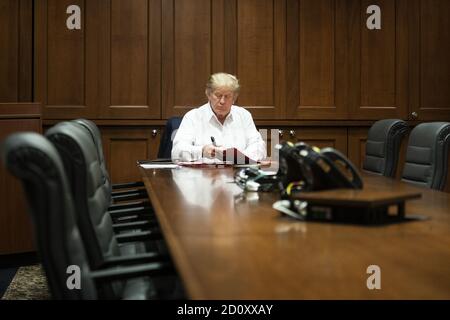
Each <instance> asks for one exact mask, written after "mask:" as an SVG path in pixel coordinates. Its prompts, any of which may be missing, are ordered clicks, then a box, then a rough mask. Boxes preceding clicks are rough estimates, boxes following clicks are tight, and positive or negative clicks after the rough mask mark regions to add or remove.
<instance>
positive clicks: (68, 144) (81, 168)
mask: <svg viewBox="0 0 450 320" xmlns="http://www.w3.org/2000/svg"><path fill="white" fill-rule="evenodd" d="M46 136H47V138H48V139H49V140H50V141H51V142H52V143H53V144H54V145H55V146H56V149H57V150H58V152H59V154H60V155H61V158H62V160H63V163H64V167H65V169H66V172H67V173H68V178H69V184H70V186H71V190H72V194H73V198H74V203H75V210H76V214H77V217H78V224H79V228H80V232H81V236H82V238H83V241H84V242H85V243H89V246H86V252H87V256H88V258H89V263H90V267H91V268H92V269H97V268H99V267H100V266H101V265H103V264H104V262H105V259H107V258H108V257H110V256H117V255H120V251H119V247H118V244H117V240H116V238H115V235H114V231H113V227H112V219H111V216H110V215H109V213H108V207H109V200H108V196H107V193H108V191H107V190H105V187H104V183H103V173H102V170H101V168H100V162H99V160H98V156H97V150H96V147H95V145H94V143H93V141H92V138H91V137H90V136H89V134H88V132H87V131H86V130H85V129H84V128H82V127H81V126H80V125H79V124H76V123H73V122H62V123H59V124H57V125H55V126H54V127H52V128H50V129H49V130H48V131H47V132H46Z"/></svg>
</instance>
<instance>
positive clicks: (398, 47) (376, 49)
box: [349, 0, 408, 119]
mask: <svg viewBox="0 0 450 320" xmlns="http://www.w3.org/2000/svg"><path fill="white" fill-rule="evenodd" d="M369 5H378V6H379V7H380V9H381V30H377V29H375V30H369V29H368V28H367V25H366V24H367V19H368V17H369V14H367V13H366V10H367V7H368V6H369ZM351 6H352V11H351V12H352V13H351V14H353V15H356V17H355V23H354V24H352V26H351V28H352V41H351V49H350V50H351V51H350V59H351V60H352V61H353V66H352V69H351V71H350V72H351V78H350V79H351V82H350V95H351V98H350V100H349V101H350V111H351V112H350V113H349V118H351V119H382V118H403V119H404V118H406V117H407V113H408V91H407V88H408V25H407V24H408V17H407V15H406V14H405V13H406V12H407V11H408V2H407V1H405V0H395V1H390V0H376V1H368V0H358V1H352V2H351Z"/></svg>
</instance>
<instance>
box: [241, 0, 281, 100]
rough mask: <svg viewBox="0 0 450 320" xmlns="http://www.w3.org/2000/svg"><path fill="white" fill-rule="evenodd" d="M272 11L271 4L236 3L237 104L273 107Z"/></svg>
mask: <svg viewBox="0 0 450 320" xmlns="http://www.w3.org/2000/svg"><path fill="white" fill-rule="evenodd" d="M273 16H274V7H273V1H272V0H239V1H238V30H237V33H238V43H237V66H238V75H239V78H240V81H241V82H242V83H243V85H244V86H245V88H243V90H242V94H241V95H240V98H239V103H240V104H242V105H249V106H252V105H253V106H273V105H274V104H275V101H274V63H273V62H274V53H273V48H274V42H273V39H274V20H273Z"/></svg>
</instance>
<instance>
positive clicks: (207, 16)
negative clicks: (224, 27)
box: [162, 0, 223, 118]
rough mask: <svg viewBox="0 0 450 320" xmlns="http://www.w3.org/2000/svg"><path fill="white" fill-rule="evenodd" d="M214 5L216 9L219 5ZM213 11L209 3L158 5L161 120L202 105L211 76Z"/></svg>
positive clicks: (183, 1) (185, 0)
mask: <svg viewBox="0 0 450 320" xmlns="http://www.w3.org/2000/svg"><path fill="white" fill-rule="evenodd" d="M216 5H217V6H219V8H220V3H217V4H216ZM213 9H216V10H214V12H217V8H216V6H214V7H213V6H212V4H211V0H201V1H190V0H174V1H163V3H162V12H163V21H162V30H163V31H162V32H163V39H162V50H163V51H162V52H163V53H162V56H163V58H162V59H163V60H162V69H163V71H162V85H163V93H162V98H163V102H162V105H163V117H164V118H169V117H171V116H175V115H182V114H184V113H185V112H186V111H188V110H190V109H191V108H193V107H198V106H200V105H202V104H204V103H205V102H206V97H205V93H204V91H205V84H206V81H207V80H208V77H209V75H210V74H211V73H212V57H211V54H212V34H213V31H212V24H211V21H212V14H213ZM221 13H222V14H223V12H221ZM217 27H218V28H220V27H221V26H217ZM219 34H220V33H219ZM215 41H217V39H215ZM219 41H220V39H219Z"/></svg>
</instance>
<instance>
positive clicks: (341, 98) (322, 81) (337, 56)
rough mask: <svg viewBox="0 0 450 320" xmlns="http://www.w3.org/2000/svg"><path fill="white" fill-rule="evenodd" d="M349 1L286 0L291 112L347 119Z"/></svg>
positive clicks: (290, 114) (291, 115)
mask: <svg viewBox="0 0 450 320" xmlns="http://www.w3.org/2000/svg"><path fill="white" fill-rule="evenodd" d="M350 8H351V7H350V5H349V3H348V2H347V1H335V0H320V1H312V0H288V1H287V31H286V32H287V38H288V41H287V53H286V58H287V60H286V64H287V96H286V101H287V106H286V108H287V116H288V118H291V119H295V118H297V119H345V118H346V117H347V110H348V100H347V94H348V82H349V81H348V73H349V69H348V66H349V60H348V59H349V57H348V43H349V40H350V39H351V36H350V34H349V30H350V29H349V28H348V26H349V25H350V24H351V23H352V20H349V17H351V16H350V14H351V11H350Z"/></svg>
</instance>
